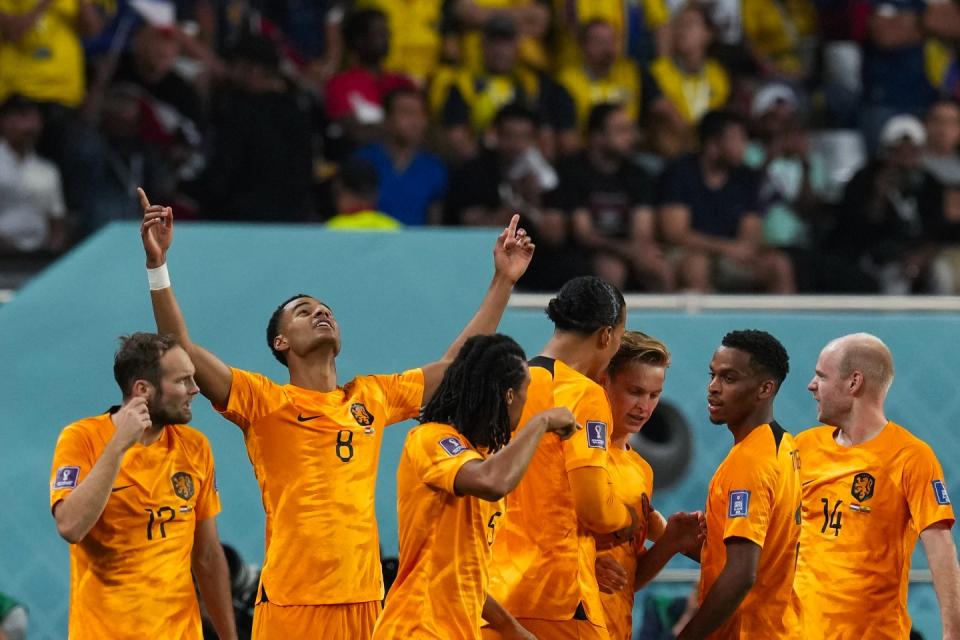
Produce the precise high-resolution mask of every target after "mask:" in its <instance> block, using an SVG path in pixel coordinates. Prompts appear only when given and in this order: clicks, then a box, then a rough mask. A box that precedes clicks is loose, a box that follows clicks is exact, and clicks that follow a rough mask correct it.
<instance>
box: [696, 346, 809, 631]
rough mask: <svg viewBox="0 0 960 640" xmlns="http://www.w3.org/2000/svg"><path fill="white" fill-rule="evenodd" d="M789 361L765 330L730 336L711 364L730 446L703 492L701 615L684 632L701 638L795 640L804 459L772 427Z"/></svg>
mask: <svg viewBox="0 0 960 640" xmlns="http://www.w3.org/2000/svg"><path fill="white" fill-rule="evenodd" d="M788 369H789V361H788V358H787V352H786V350H785V349H784V348H783V345H781V344H780V342H779V341H778V340H777V339H776V338H774V337H773V336H771V335H770V334H769V333H766V332H765V331H756V330H746V331H733V332H730V333H728V334H727V335H726V336H724V338H723V341H722V343H721V346H720V348H718V349H717V350H716V352H715V353H714V354H713V359H712V360H711V361H710V384H709V385H708V386H707V407H708V410H709V414H710V421H711V422H713V423H714V424H725V425H727V428H728V429H730V433H732V434H733V441H734V445H733V448H732V449H730V452H729V453H728V454H727V457H726V459H725V460H724V461H723V462H722V463H721V464H720V467H719V468H718V469H717V471H716V473H715V474H714V476H713V480H711V481H710V488H709V489H708V492H707V540H706V543H705V544H704V546H703V550H702V551H701V555H700V558H701V568H700V609H699V610H698V611H697V613H696V615H694V616H693V618H692V619H691V620H690V622H688V623H687V625H686V626H685V627H684V628H683V630H682V631H681V632H680V635H679V636H678V638H679V639H680V640H692V639H698V638H717V639H721V638H722V639H724V640H727V639H734V638H737V639H743V640H754V639H755V638H763V639H764V640H775V639H779V638H797V639H799V638H801V637H802V636H801V634H800V619H799V616H800V602H799V599H798V598H797V595H796V593H795V592H794V588H793V576H794V570H795V568H796V559H797V543H798V541H799V539H800V522H799V520H798V517H799V509H800V477H799V466H800V459H799V456H798V454H797V451H796V445H795V443H794V441H793V438H792V437H791V436H790V434H789V433H787V432H786V431H784V430H783V428H782V427H780V425H778V424H777V423H776V422H775V421H774V420H773V401H774V398H775V397H776V395H777V391H779V389H780V385H781V384H782V383H783V380H784V379H785V378H786V377H787V371H788Z"/></svg>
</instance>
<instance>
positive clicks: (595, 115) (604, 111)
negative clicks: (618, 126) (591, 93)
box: [587, 102, 624, 136]
mask: <svg viewBox="0 0 960 640" xmlns="http://www.w3.org/2000/svg"><path fill="white" fill-rule="evenodd" d="M623 109H624V106H623V104H621V103H619V102H601V103H600V104H597V105H595V106H594V107H593V108H592V109H590V115H588V116H587V135H591V136H592V135H593V134H595V133H603V132H604V131H605V130H606V128H607V121H608V120H609V119H610V116H612V115H613V114H615V113H617V112H618V111H623Z"/></svg>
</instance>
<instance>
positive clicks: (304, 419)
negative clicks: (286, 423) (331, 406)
mask: <svg viewBox="0 0 960 640" xmlns="http://www.w3.org/2000/svg"><path fill="white" fill-rule="evenodd" d="M322 417H323V414H320V415H319V416H305V415H303V414H302V413H298V414H297V422H307V421H308V420H315V419H317V418H322Z"/></svg>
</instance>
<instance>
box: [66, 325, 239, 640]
mask: <svg viewBox="0 0 960 640" xmlns="http://www.w3.org/2000/svg"><path fill="white" fill-rule="evenodd" d="M113 371H114V377H115V378H116V380H117V384H118V385H120V389H121V390H122V392H123V404H122V405H121V406H119V407H113V408H111V409H110V411H108V412H107V413H104V414H101V415H98V416H93V417H90V418H84V419H83V420H79V421H77V422H74V423H73V424H71V425H69V426H68V427H66V428H65V429H64V430H63V432H62V433H61V434H60V438H59V440H57V446H56V450H55V452H54V454H53V469H52V470H51V474H50V475H51V478H50V507H51V509H52V511H53V517H54V519H55V520H56V523H57V531H58V532H59V533H60V535H61V536H62V537H63V538H64V539H65V540H66V541H67V542H69V543H70V630H69V637H70V638H71V639H75V640H84V639H87V638H89V639H90V640H102V639H103V638H111V639H112V638H117V639H124V638H129V639H131V640H143V639H144V638H178V639H179V638H183V639H186V640H200V638H202V631H201V624H200V608H199V606H198V604H197V596H196V592H195V590H194V586H193V579H192V578H191V572H192V573H193V575H194V576H196V579H197V584H198V585H199V587H200V593H201V595H202V596H203V600H204V604H205V605H206V608H207V610H208V611H209V613H210V617H211V620H212V622H213V623H214V625H215V627H216V630H217V633H218V634H219V636H220V638H221V639H229V638H236V637H237V632H236V628H235V626H234V617H233V602H232V599H231V596H230V579H229V575H228V572H227V560H226V558H225V557H224V555H223V548H222V547H221V546H220V538H219V536H218V535H217V524H216V519H215V516H216V515H217V513H219V512H220V498H219V496H218V495H217V487H216V480H215V476H214V468H213V454H212V453H211V451H210V443H209V442H207V439H206V437H204V436H203V435H202V434H201V433H200V432H198V431H196V430H194V429H191V428H190V427H188V426H186V423H187V422H189V421H190V418H191V417H192V413H191V411H190V403H191V401H192V400H193V397H194V396H195V395H196V394H197V385H196V384H195V383H194V381H193V373H194V369H193V364H192V363H191V362H190V358H189V357H188V356H187V352H186V351H184V350H183V349H182V348H181V347H180V346H178V345H177V343H176V342H175V341H174V340H173V339H172V338H169V337H162V336H158V335H155V334H152V333H135V334H133V335H131V336H129V337H124V338H121V344H120V349H119V350H118V351H117V354H116V358H115V360H114V365H113Z"/></svg>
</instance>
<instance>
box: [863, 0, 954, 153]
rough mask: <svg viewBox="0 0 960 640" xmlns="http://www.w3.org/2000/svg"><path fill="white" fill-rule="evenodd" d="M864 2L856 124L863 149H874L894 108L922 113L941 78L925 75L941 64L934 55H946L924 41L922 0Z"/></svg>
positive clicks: (935, 95) (925, 34) (874, 150)
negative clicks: (865, 32)
mask: <svg viewBox="0 0 960 640" xmlns="http://www.w3.org/2000/svg"><path fill="white" fill-rule="evenodd" d="M870 7H871V9H870V20H869V22H868V35H869V38H868V40H867V42H866V43H865V46H864V56H863V102H864V104H863V107H862V109H861V127H862V129H863V133H864V136H865V137H866V142H867V147H868V149H870V150H871V152H874V153H875V152H876V151H877V149H878V147H877V142H878V140H879V138H878V135H879V133H880V130H881V128H882V127H883V125H884V123H885V122H886V121H887V120H889V119H890V118H891V117H893V116H894V115H896V114H899V113H909V114H912V115H915V116H917V117H922V116H923V114H924V113H925V112H926V110H927V108H928V107H929V106H930V105H931V104H932V103H933V101H934V100H935V99H936V97H937V91H936V87H938V86H940V84H941V82H942V78H939V77H931V74H932V73H936V71H935V70H936V69H941V68H942V67H945V66H946V63H945V62H942V63H938V62H937V61H936V58H941V59H942V58H946V57H947V54H946V53H945V51H944V50H943V48H942V46H940V45H939V44H938V43H935V42H928V37H927V33H926V32H925V30H924V24H923V17H924V13H925V11H926V7H927V2H926V0H870ZM928 45H929V46H928ZM941 72H942V71H941Z"/></svg>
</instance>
